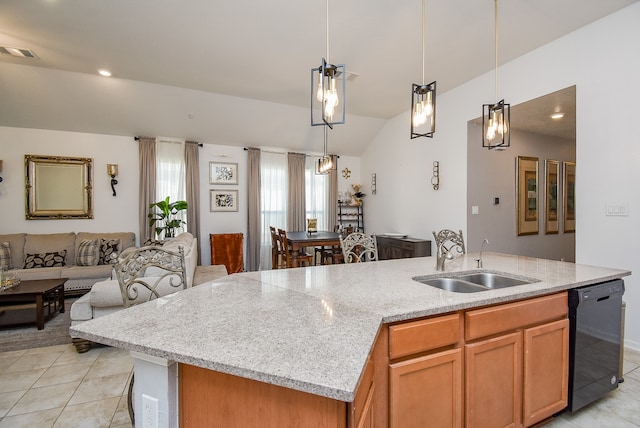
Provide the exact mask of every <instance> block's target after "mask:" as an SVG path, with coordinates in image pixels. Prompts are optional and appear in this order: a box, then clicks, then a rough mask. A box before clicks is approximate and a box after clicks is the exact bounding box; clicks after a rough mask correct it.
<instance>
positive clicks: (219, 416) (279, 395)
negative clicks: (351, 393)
mask: <svg viewBox="0 0 640 428" xmlns="http://www.w3.org/2000/svg"><path fill="white" fill-rule="evenodd" d="M386 349H387V333H386V329H381V330H380V332H379V333H378V338H377V340H376V342H375V344H374V346H373V348H372V351H371V354H370V355H369V358H368V360H367V362H366V364H365V367H364V370H363V372H362V374H361V376H360V381H359V384H358V388H357V389H356V392H355V398H354V400H353V402H351V403H346V402H344V401H340V400H335V399H331V398H326V397H321V396H319V395H314V394H310V393H306V392H302V391H296V390H293V389H289V388H285V387H281V386H276V385H271V384H267V383H264V382H260V381H256V380H251V379H246V378H243V377H239V376H233V375H229V374H225V373H220V372H216V371H212V370H208V369H204V368H200V367H195V366H191V365H187V364H180V365H179V372H178V382H179V383H178V391H179V406H180V410H179V419H180V427H182V428H188V427H195V428H201V427H211V428H215V427H220V428H223V427H224V428H234V427H238V428H249V427H260V428H270V427H273V428H287V427H291V428H293V427H296V428H307V427H317V428H374V427H384V426H386V418H387V415H386V412H387V406H386V405H384V404H383V405H380V403H386V398H387V396H386V390H387V378H386Z"/></svg>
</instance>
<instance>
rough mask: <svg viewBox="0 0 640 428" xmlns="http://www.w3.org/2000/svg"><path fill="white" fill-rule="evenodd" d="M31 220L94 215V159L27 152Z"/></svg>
mask: <svg viewBox="0 0 640 428" xmlns="http://www.w3.org/2000/svg"><path fill="white" fill-rule="evenodd" d="M24 163H25V188H26V189H25V190H26V194H25V195H26V211H25V215H26V218H27V220H44V219H48V220H51V219H82V218H93V159H91V158H76V157H62V156H40V155H25V156H24Z"/></svg>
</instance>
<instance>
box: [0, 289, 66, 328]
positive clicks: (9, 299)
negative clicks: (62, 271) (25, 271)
mask: <svg viewBox="0 0 640 428" xmlns="http://www.w3.org/2000/svg"><path fill="white" fill-rule="evenodd" d="M67 279H68V278H56V279H34V280H27V281H21V282H20V284H18V285H17V286H15V287H13V288H11V289H9V290H5V291H3V292H1V293H0V310H18V309H31V308H34V309H35V310H36V326H37V327H38V330H42V329H43V328H44V322H45V321H47V320H48V319H49V318H51V317H52V316H53V315H54V314H55V313H56V312H58V311H59V312H60V313H64V283H65V282H67ZM45 310H46V314H45Z"/></svg>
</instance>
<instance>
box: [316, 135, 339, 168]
mask: <svg viewBox="0 0 640 428" xmlns="http://www.w3.org/2000/svg"><path fill="white" fill-rule="evenodd" d="M328 128H329V127H328V126H325V127H324V156H322V157H321V158H320V159H318V163H317V164H316V174H318V175H323V174H329V173H330V172H331V171H335V170H336V169H337V167H338V165H337V162H336V161H335V159H334V157H333V156H331V155H329V154H328V153H327V148H328V146H329V144H328V138H329V129H328Z"/></svg>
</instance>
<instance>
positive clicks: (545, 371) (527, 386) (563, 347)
mask: <svg viewBox="0 0 640 428" xmlns="http://www.w3.org/2000/svg"><path fill="white" fill-rule="evenodd" d="M568 379H569V320H568V319H563V320H560V321H556V322H552V323H549V324H544V325H541V326H538V327H533V328H529V329H527V330H525V331H524V394H523V420H524V425H525V426H531V425H533V424H535V423H537V422H540V421H542V420H544V419H546V418H548V417H550V416H552V415H553V414H554V413H557V412H559V411H560V410H562V409H564V408H565V407H567V394H568V391H569V386H568V382H569V380H568Z"/></svg>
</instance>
